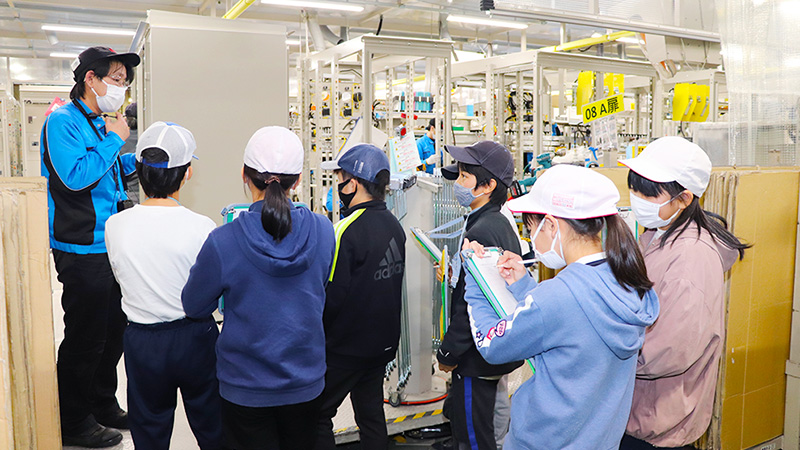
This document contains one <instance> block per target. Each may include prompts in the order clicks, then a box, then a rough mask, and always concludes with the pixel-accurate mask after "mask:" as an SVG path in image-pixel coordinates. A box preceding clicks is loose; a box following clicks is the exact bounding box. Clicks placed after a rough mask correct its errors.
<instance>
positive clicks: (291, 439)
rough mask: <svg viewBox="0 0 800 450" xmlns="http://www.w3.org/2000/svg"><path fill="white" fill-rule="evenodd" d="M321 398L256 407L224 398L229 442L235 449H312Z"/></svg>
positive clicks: (226, 432)
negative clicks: (291, 403)
mask: <svg viewBox="0 0 800 450" xmlns="http://www.w3.org/2000/svg"><path fill="white" fill-rule="evenodd" d="M319 401H320V398H319V397H317V398H315V399H314V400H311V401H309V402H305V403H297V404H294V405H283V406H270V407H264V408H253V407H249V406H241V405H237V404H235V403H231V402H229V401H227V400H225V399H224V398H223V399H222V431H223V434H224V435H225V445H226V446H227V447H229V448H231V449H233V450H264V449H271V450H311V449H313V448H314V441H315V440H316V438H317V435H316V433H315V432H314V431H315V426H316V424H317V420H319V405H320V403H319Z"/></svg>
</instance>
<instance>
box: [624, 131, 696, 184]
mask: <svg viewBox="0 0 800 450" xmlns="http://www.w3.org/2000/svg"><path fill="white" fill-rule="evenodd" d="M620 163H621V164H624V165H625V166H627V167H628V168H629V169H631V170H632V171H634V172H636V173H637V174H639V175H641V176H643V177H644V178H647V179H648V180H650V181H655V182H656V183H670V182H673V181H677V182H678V184H680V185H681V186H683V187H684V188H686V189H688V190H689V191H690V192H691V193H692V194H694V195H696V196H698V197H702V196H703V193H704V192H705V191H706V188H707V187H708V179H709V178H710V177H711V160H710V159H709V158H708V155H706V152H704V151H703V149H702V148H700V146H699V145H697V144H695V143H692V142H689V141H687V140H686V139H684V138H682V137H677V136H667V137H662V138H658V139H656V140H655V141H653V142H651V143H650V144H648V145H647V147H645V149H644V150H642V153H640V154H639V156H637V157H636V158H633V159H626V160H624V161H620Z"/></svg>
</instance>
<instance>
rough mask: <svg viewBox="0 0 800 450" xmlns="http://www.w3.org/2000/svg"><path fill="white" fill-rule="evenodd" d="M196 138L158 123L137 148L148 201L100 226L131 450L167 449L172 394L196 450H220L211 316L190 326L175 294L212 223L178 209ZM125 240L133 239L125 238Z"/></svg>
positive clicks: (177, 127)
mask: <svg viewBox="0 0 800 450" xmlns="http://www.w3.org/2000/svg"><path fill="white" fill-rule="evenodd" d="M196 148H197V144H196V143H195V140H194V136H193V135H192V133H191V132H190V131H189V130H187V129H186V128H183V127H181V126H180V125H176V124H174V123H165V122H156V123H154V124H152V125H150V126H149V127H148V128H147V130H145V132H144V133H143V134H142V137H141V139H140V140H139V144H138V146H137V148H136V171H137V172H138V173H139V175H140V180H141V182H142V188H143V189H144V192H145V195H146V196H147V197H146V199H145V201H144V202H142V204H141V205H136V206H134V207H133V208H131V209H128V210H126V211H122V212H121V213H119V214H115V215H113V216H112V217H111V218H110V219H108V222H107V223H106V244H107V245H108V258H109V259H110V260H111V267H112V269H113V270H114V276H115V277H116V278H117V280H118V281H119V284H120V287H121V288H122V309H123V311H125V314H126V315H127V316H128V320H129V322H128V327H127V328H126V330H125V336H124V350H125V373H126V374H127V377H128V409H129V421H130V427H131V436H132V437H133V444H134V445H135V446H136V448H143V449H144V448H146V449H150V450H169V444H170V437H171V436H172V426H173V421H174V417H175V406H176V399H177V390H178V389H180V392H181V397H182V398H183V405H184V408H185V409H186V417H187V418H188V419H189V425H190V426H191V428H192V431H193V432H194V435H195V437H196V438H197V442H198V444H199V445H200V448H202V449H204V450H206V449H208V450H213V449H221V448H222V419H221V412H220V408H221V405H220V398H219V384H218V383H217V373H216V362H217V358H216V354H215V346H216V343H217V336H218V335H219V331H218V329H217V324H216V322H215V321H214V318H213V317H211V315H208V316H207V317H205V318H204V319H202V320H194V319H188V318H187V317H186V313H185V312H184V311H183V305H182V304H181V290H183V286H184V284H186V280H187V279H188V278H189V269H191V267H192V264H194V262H195V259H196V258H197V253H198V252H199V251H200V247H201V246H202V245H203V242H205V240H206V237H208V234H209V233H210V232H211V230H213V229H214V228H215V227H216V224H215V223H214V221H213V220H211V219H209V218H208V217H205V216H202V215H200V214H197V213H194V212H192V211H190V210H188V209H186V208H185V207H183V205H181V203H180V189H181V188H182V187H183V185H184V184H185V183H186V182H187V181H189V180H190V179H191V178H192V167H191V162H192V157H193V156H194V151H195V149H196ZM131 236H138V238H137V239H131Z"/></svg>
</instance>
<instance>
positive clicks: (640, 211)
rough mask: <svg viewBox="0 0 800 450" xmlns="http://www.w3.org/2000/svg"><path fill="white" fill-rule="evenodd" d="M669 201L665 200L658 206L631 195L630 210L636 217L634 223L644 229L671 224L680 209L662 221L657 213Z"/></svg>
mask: <svg viewBox="0 0 800 450" xmlns="http://www.w3.org/2000/svg"><path fill="white" fill-rule="evenodd" d="M671 201H672V200H667V201H666V202H664V203H662V204H660V205H659V204H658V203H653V202H650V201H647V200H645V199H643V198H640V197H637V196H635V195H633V194H631V208H632V209H633V214H635V215H636V221H637V222H639V225H641V226H643V227H645V228H661V227H665V226H667V225H669V224H670V223H672V220H673V219H674V218H675V217H676V216H677V215H678V214H679V213H680V212H681V210H680V209H679V210H677V211H675V214H673V215H672V217H670V218H669V219H662V218H661V216H659V215H658V211H659V210H660V209H661V207H662V206H664V205H666V204H668V203H669V202H671Z"/></svg>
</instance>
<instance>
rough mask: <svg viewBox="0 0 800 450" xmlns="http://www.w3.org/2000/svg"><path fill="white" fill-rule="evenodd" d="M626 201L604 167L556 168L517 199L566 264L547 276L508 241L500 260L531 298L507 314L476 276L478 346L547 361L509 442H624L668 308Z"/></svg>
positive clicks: (522, 402)
mask: <svg viewBox="0 0 800 450" xmlns="http://www.w3.org/2000/svg"><path fill="white" fill-rule="evenodd" d="M617 201H619V192H618V191H617V189H616V187H615V186H614V183H612V182H611V180H609V179H608V178H606V177H604V176H603V175H600V174H598V173H596V172H594V171H592V170H589V169H586V168H583V167H577V166H567V165H558V166H555V167H553V168H551V169H549V170H547V171H546V172H545V173H544V175H542V176H541V178H539V180H538V181H537V182H536V184H534V186H533V188H532V189H531V191H530V192H529V193H528V194H526V195H524V196H523V197H520V198H517V199H515V200H511V201H509V203H508V207H509V209H510V210H511V211H513V212H519V213H522V217H523V221H524V223H525V225H526V226H527V227H528V228H529V229H531V230H535V231H534V233H533V237H532V238H531V244H532V246H533V248H534V251H535V253H536V256H537V257H538V259H539V261H540V262H541V263H542V264H544V265H545V266H547V267H549V268H552V269H562V268H563V269H564V270H562V271H561V272H559V273H558V275H556V277H555V278H554V279H552V280H548V281H544V282H542V283H540V284H537V283H536V281H535V280H534V279H533V277H531V275H530V273H529V272H528V271H526V270H525V269H524V266H523V265H522V260H521V258H520V256H519V255H516V254H513V253H511V252H508V251H506V252H505V253H504V254H503V255H502V256H501V258H500V259H499V260H498V266H499V267H498V270H499V271H500V275H501V276H502V277H503V278H504V279H505V280H506V283H507V284H508V290H509V291H510V292H511V293H512V294H513V295H514V296H515V297H516V298H517V300H518V301H519V304H518V306H517V308H516V310H514V312H513V313H511V314H509V315H508V316H507V317H504V318H501V319H500V320H498V319H497V315H496V314H495V312H494V309H492V307H491V306H490V305H489V303H488V301H487V300H486V297H485V296H484V294H483V293H482V291H481V290H480V288H479V287H478V286H477V284H476V283H475V280H474V279H473V278H472V276H471V275H469V276H467V289H466V295H465V298H466V300H467V302H468V303H469V314H470V325H471V327H472V332H473V339H474V340H475V345H476V346H477V348H478V351H479V352H480V353H481V355H483V357H484V358H486V360H487V361H488V362H490V363H492V364H499V363H503V362H507V361H516V360H520V359H526V358H533V360H534V366H535V368H536V373H535V374H534V376H533V377H532V378H531V379H530V380H528V381H526V382H525V383H524V384H523V385H522V386H521V387H520V388H519V389H518V390H517V391H516V392H515V393H514V396H513V398H512V402H511V429H510V432H509V434H508V435H507V436H506V440H505V446H504V447H503V448H504V449H506V450H509V449H510V450H514V449H521V448H525V449H555V448H557V449H576V450H577V449H589V448H591V449H603V450H608V449H612V448H616V447H617V446H618V445H619V441H620V439H621V438H622V435H623V433H624V431H625V424H626V422H627V420H628V413H629V411H630V405H631V398H632V396H633V384H634V376H635V373H636V356H637V354H638V352H639V349H640V348H641V346H642V343H643V342H644V334H645V328H646V327H647V326H649V325H652V324H653V322H654V321H655V320H656V317H657V316H658V309H659V307H658V299H657V298H656V295H655V293H654V292H653V290H652V289H651V286H652V283H651V282H650V281H649V280H648V278H647V271H646V269H645V266H644V260H643V258H642V255H641V253H640V252H639V249H638V247H637V245H636V242H635V240H634V239H633V236H632V234H631V232H630V230H629V229H628V228H627V225H625V223H624V222H623V220H622V219H621V218H620V217H619V216H618V214H617V208H616V203H617ZM604 230H605V232H606V240H605V251H604V243H603V240H602V238H601V232H602V231H604ZM464 248H465V249H466V248H471V249H473V250H475V251H476V252H477V253H478V254H481V253H482V252H483V247H482V246H481V245H480V243H477V242H469V241H467V242H465V244H464ZM540 249H546V250H540Z"/></svg>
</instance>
